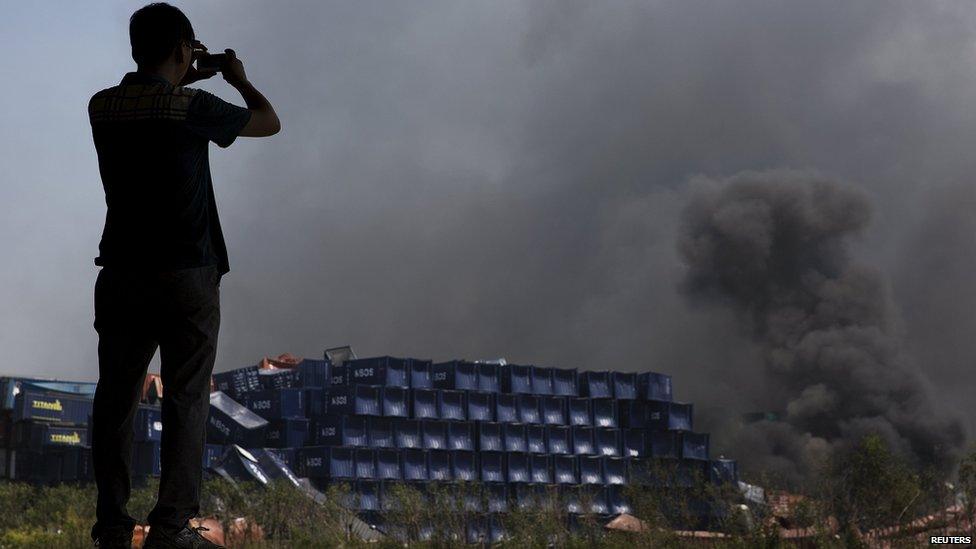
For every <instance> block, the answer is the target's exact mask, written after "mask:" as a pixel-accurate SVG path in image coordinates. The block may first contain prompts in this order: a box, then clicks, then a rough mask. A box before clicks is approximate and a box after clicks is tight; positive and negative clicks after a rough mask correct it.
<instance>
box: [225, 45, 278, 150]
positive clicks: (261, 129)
mask: <svg viewBox="0 0 976 549" xmlns="http://www.w3.org/2000/svg"><path fill="white" fill-rule="evenodd" d="M225 52H226V53H227V57H228V59H227V68H225V69H224V71H223V76H224V80H226V81H227V83H228V84H230V85H231V86H234V88H236V89H237V91H239V92H240V93H241V97H243V98H244V102H245V103H246V104H247V108H248V109H249V110H250V111H251V119H250V120H248V122H247V124H245V125H244V127H243V128H242V129H241V131H240V133H238V135H240V136H243V137H267V136H269V135H274V134H276V133H278V132H279V131H281V122H280V121H279V120H278V115H277V114H276V113H275V111H274V107H272V106H271V103H269V102H268V100H267V99H265V97H264V95H262V94H261V92H259V91H258V90H257V88H255V87H254V86H252V85H251V83H250V82H248V80H247V75H246V74H245V73H244V63H242V62H241V60H240V59H238V58H237V56H236V55H235V54H234V50H231V49H228V50H225Z"/></svg>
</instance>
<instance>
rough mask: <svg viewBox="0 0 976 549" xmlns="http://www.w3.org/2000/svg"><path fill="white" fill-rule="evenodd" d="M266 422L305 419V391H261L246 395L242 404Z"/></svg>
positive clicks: (281, 389) (297, 389) (279, 389)
mask: <svg viewBox="0 0 976 549" xmlns="http://www.w3.org/2000/svg"><path fill="white" fill-rule="evenodd" d="M242 404H244V405H245V406H247V409H248V410H251V411H252V412H254V413H255V414H257V415H259V416H261V417H263V418H264V419H267V420H272V419H282V418H287V417H305V390H304V389H299V388H278V389H263V390H261V391H255V392H252V393H248V394H247V395H245V397H244V402H243V403H242Z"/></svg>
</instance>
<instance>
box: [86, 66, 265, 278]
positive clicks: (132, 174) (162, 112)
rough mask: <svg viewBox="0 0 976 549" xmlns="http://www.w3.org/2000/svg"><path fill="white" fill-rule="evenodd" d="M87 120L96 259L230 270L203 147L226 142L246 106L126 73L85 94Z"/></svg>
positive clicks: (132, 264)
mask: <svg viewBox="0 0 976 549" xmlns="http://www.w3.org/2000/svg"><path fill="white" fill-rule="evenodd" d="M88 117H89V121H90V122H91V127H92V137H93V139H94V143H95V150H96V152H97V154H98V169H99V173H100V175H101V178H102V187H103V189H104V191H105V204H106V207H107V210H106V215H105V226H104V229H103V231H102V238H101V242H99V245H98V249H99V255H98V257H96V258H95V265H99V266H108V265H118V266H122V267H127V268H135V269H145V270H153V271H160V270H172V269H185V268H191V267H204V266H208V265H217V266H218V269H219V271H220V274H221V275H223V274H225V273H227V272H228V271H229V270H230V265H229V262H228V258H227V247H226V244H225V242H224V235H223V231H222V230H221V227H220V218H219V217H218V215H217V204H216V199H215V195H214V189H213V180H212V179H211V175H210V158H209V143H210V142H211V141H213V142H214V143H216V144H217V146H219V147H229V146H230V145H231V143H233V142H234V140H235V139H236V138H237V135H238V134H239V133H240V131H241V129H242V128H243V127H244V126H245V125H246V124H247V122H248V120H250V117H251V111H249V110H248V109H246V108H243V107H239V106H237V105H233V104H231V103H228V102H227V101H224V100H223V99H220V98H219V97H217V96H216V95H214V94H212V93H209V92H207V91H204V90H200V89H195V88H187V87H182V86H174V85H173V84H171V83H170V82H168V81H167V80H166V79H164V78H162V77H159V76H155V75H150V74H144V73H139V72H130V73H127V74H126V75H125V76H124V77H123V78H122V81H121V82H120V83H119V85H117V86H113V87H111V88H107V89H104V90H101V91H99V92H98V93H96V94H95V95H93V96H92V98H91V100H90V101H89V103H88Z"/></svg>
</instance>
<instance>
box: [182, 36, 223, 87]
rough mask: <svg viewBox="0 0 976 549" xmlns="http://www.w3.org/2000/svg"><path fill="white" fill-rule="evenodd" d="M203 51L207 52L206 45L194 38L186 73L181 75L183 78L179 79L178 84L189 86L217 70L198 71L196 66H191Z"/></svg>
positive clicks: (215, 72) (208, 76)
mask: <svg viewBox="0 0 976 549" xmlns="http://www.w3.org/2000/svg"><path fill="white" fill-rule="evenodd" d="M205 53H207V46H204V45H203V44H202V43H201V42H200V41H199V40H194V41H193V53H192V56H191V57H190V66H189V68H187V69H186V75H185V76H183V80H181V81H180V84H179V85H180V86H189V85H190V84H192V83H194V82H198V81H200V80H205V79H207V78H210V77H211V76H213V75H215V74H217V71H198V70H197V69H196V67H194V66H193V63H194V62H196V60H197V59H199V58H200V56H202V55H203V54H205Z"/></svg>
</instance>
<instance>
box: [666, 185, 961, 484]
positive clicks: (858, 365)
mask: <svg viewBox="0 0 976 549" xmlns="http://www.w3.org/2000/svg"><path fill="white" fill-rule="evenodd" d="M696 186H697V192H696V193H695V194H694V195H693V197H692V199H691V200H690V202H689V203H688V204H687V206H686V207H685V209H684V211H683V216H682V231H681V233H680V236H679V244H678V248H679V251H680V254H681V257H682V259H683V260H684V262H685V264H686V266H687V273H686V276H685V278H684V280H683V283H682V289H683V291H684V293H685V294H686V295H687V296H688V297H689V298H690V299H691V300H692V301H695V302H697V303H699V304H701V303H711V304H715V305H717V306H724V307H728V308H730V309H732V310H733V311H734V312H735V314H736V315H737V316H738V317H739V318H740V319H741V320H742V321H743V326H745V329H746V330H747V332H748V335H749V337H750V338H751V339H752V340H753V341H754V342H755V343H756V344H757V345H758V346H759V348H760V349H761V352H762V357H763V364H764V371H763V374H764V378H765V379H764V383H763V384H762V385H761V386H757V385H755V384H753V383H751V381H753V380H750V379H748V378H746V379H742V380H741V384H740V385H741V388H742V389H743V390H745V391H751V392H752V396H753V398H754V402H755V404H756V405H757V406H770V407H772V409H773V410H776V411H778V412H780V413H781V414H782V415H781V420H779V421H777V420H773V421H770V420H765V419H764V420H762V421H758V422H756V423H750V424H747V425H745V426H744V427H743V428H742V430H741V431H740V433H739V435H738V436H739V441H738V444H737V448H738V451H739V452H741V453H743V454H748V456H749V461H750V464H751V465H752V466H754V467H757V468H759V469H762V470H765V471H767V472H769V473H772V474H774V475H779V476H781V477H784V478H786V479H792V480H796V479H798V478H801V477H802V476H803V475H804V474H806V473H809V472H811V470H812V468H813V467H814V466H815V465H816V464H817V462H818V461H819V460H820V459H822V458H823V457H826V454H827V453H828V452H830V451H831V450H834V449H838V448H843V447H845V446H848V445H850V444H851V443H856V442H857V441H858V440H859V439H860V438H861V437H862V436H863V435H865V434H867V433H877V434H880V435H881V436H883V437H884V438H885V439H886V440H887V442H888V443H889V445H890V446H891V447H892V448H893V449H894V450H895V451H896V452H898V453H900V454H902V455H905V456H907V457H909V458H910V459H911V460H913V461H914V462H915V463H916V464H917V465H935V466H936V467H940V468H942V469H946V468H948V467H949V466H951V464H952V459H953V458H954V457H955V456H956V455H957V453H958V450H960V448H961V445H962V442H963V440H964V438H965V433H964V430H963V426H962V423H961V422H960V420H959V419H957V418H955V417H953V416H950V415H947V414H945V413H943V412H941V411H940V410H938V409H937V407H936V406H935V405H934V403H933V397H932V392H931V388H930V386H929V383H928V381H927V380H926V379H925V377H924V376H923V375H922V374H921V373H920V372H919V370H918V368H917V366H916V365H915V364H914V363H913V362H912V361H911V360H910V359H909V357H908V355H907V354H906V353H905V351H904V350H903V349H902V346H901V345H900V344H899V342H898V339H897V335H896V334H895V333H893V328H894V326H895V324H896V323H895V322H894V320H895V319H894V318H893V315H894V312H893V307H892V304H891V302H890V299H889V294H888V291H887V287H886V284H885V281H884V279H883V277H882V275H881V273H879V272H878V271H877V270H875V269H872V268H870V267H868V266H866V265H864V264H862V263H860V262H858V261H857V260H855V259H854V258H852V257H851V254H850V252H849V250H848V248H849V243H850V241H851V239H852V238H853V237H855V236H857V235H859V234H860V233H862V232H863V231H864V229H865V228H866V227H867V225H868V222H869V220H870V218H871V207H870V204H869V201H868V198H867V196H866V195H865V194H864V193H863V192H861V191H859V190H857V189H854V188H851V187H850V186H845V185H841V184H839V183H836V182H833V181H830V180H828V179H825V178H823V177H820V176H817V175H816V174H812V173H808V172H796V171H767V172H746V173H741V174H738V175H736V176H733V177H731V178H728V179H725V180H719V181H715V180H699V181H697V182H696Z"/></svg>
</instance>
